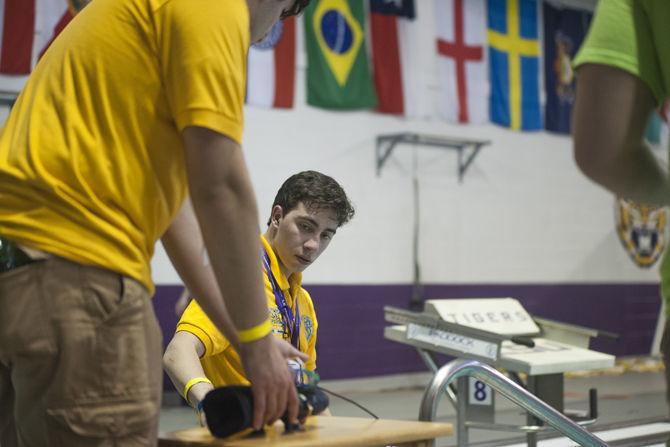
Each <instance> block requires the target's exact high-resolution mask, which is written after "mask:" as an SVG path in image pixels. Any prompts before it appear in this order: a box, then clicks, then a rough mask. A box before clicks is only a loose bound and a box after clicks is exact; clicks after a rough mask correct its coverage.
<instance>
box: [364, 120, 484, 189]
mask: <svg viewBox="0 0 670 447" xmlns="http://www.w3.org/2000/svg"><path fill="white" fill-rule="evenodd" d="M399 144H411V145H420V146H432V147H437V148H442V149H452V150H455V151H456V152H457V153H458V181H459V182H462V181H463V177H464V176H465V173H466V172H467V170H468V168H469V167H470V165H471V164H472V162H473V160H474V159H475V157H476V156H477V154H478V153H479V151H480V149H481V148H482V147H483V146H486V145H488V144H491V142H490V141H488V140H466V139H459V138H447V137H440V136H436V135H422V134H418V133H409V132H404V133H397V134H388V135H378V136H377V146H376V147H375V155H376V167H377V176H378V177H379V176H380V175H381V172H382V168H383V167H384V164H385V163H386V161H387V160H388V158H389V157H390V156H391V153H393V149H395V147H396V146H397V145H399Z"/></svg>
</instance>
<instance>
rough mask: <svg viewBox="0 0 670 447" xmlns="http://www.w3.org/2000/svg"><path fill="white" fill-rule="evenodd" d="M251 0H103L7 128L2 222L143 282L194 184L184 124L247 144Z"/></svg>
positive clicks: (62, 252)
mask: <svg viewBox="0 0 670 447" xmlns="http://www.w3.org/2000/svg"><path fill="white" fill-rule="evenodd" d="M249 39H250V37H249V11H248V9H247V5H246V1H245V0H226V1H211V0H124V1H118V0H95V1H94V2H91V3H90V4H89V5H88V6H87V7H86V8H84V9H83V10H82V12H81V13H80V14H78V15H77V16H76V17H75V18H74V19H73V20H72V22H71V23H70V24H69V25H68V26H67V27H66V29H65V30H64V31H63V33H61V35H60V36H59V37H58V38H57V39H56V40H55V41H54V43H53V44H52V45H51V46H50V47H49V49H48V51H47V52H46V53H45V54H44V56H43V58H42V59H41V60H40V62H39V63H38V64H37V67H36V69H35V71H34V72H33V73H32V74H31V76H30V78H29V80H28V82H27V84H26V86H25V88H24V89H23V92H22V93H21V94H20V95H19V98H18V100H17V102H16V104H15V105H14V107H13V109H12V111H11V113H10V115H9V117H8V119H7V122H6V124H5V126H4V128H3V129H2V132H1V133H0V234H1V235H3V236H5V237H7V238H9V239H12V240H15V241H17V242H20V243H23V244H25V245H26V246H29V247H33V248H38V249H42V250H45V251H48V252H50V253H53V254H56V255H58V256H62V257H64V258H67V259H70V260H73V261H75V262H79V263H82V264H93V265H98V266H101V267H104V268H107V269H110V270H113V271H117V272H120V273H123V274H125V275H127V276H130V277H132V278H135V279H137V280H139V281H141V282H142V283H143V284H144V285H145V286H146V287H147V289H149V290H150V291H153V284H152V281H151V272H150V259H151V257H152V255H153V251H154V244H155V242H156V240H157V239H158V238H159V237H160V236H161V235H162V234H163V232H164V231H165V230H166V229H167V227H168V226H169V224H170V222H171V221H172V219H173V217H174V215H175V214H176V213H177V211H178V210H179V208H180V206H181V204H182V201H183V199H184V197H185V195H186V192H187V183H186V172H185V167H184V154H183V150H184V149H183V143H182V140H181V134H180V132H181V131H182V130H183V129H184V127H186V126H191V125H197V126H202V127H207V128H210V129H212V130H215V131H217V132H220V133H222V134H225V135H227V136H228V137H230V138H232V139H233V140H235V141H237V142H240V140H241V136H242V128H243V111H242V107H243V102H244V89H245V73H246V54H247V50H248V47H249Z"/></svg>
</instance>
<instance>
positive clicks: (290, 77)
mask: <svg viewBox="0 0 670 447" xmlns="http://www.w3.org/2000/svg"><path fill="white" fill-rule="evenodd" d="M294 90H295V19H294V18H293V17H289V18H288V19H286V20H283V21H279V22H277V23H276V24H275V25H274V26H273V27H272V30H271V31H270V33H268V35H267V36H266V37H265V39H263V40H262V41H261V42H259V43H257V44H254V45H252V46H251V48H249V57H248V60H247V104H251V105H258V106H263V107H279V108H291V107H293V97H294Z"/></svg>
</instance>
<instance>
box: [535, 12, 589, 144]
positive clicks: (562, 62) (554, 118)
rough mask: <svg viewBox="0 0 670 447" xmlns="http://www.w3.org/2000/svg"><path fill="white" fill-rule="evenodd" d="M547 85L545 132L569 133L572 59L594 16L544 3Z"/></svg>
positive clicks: (573, 92)
mask: <svg viewBox="0 0 670 447" xmlns="http://www.w3.org/2000/svg"><path fill="white" fill-rule="evenodd" d="M542 15H543V17H544V84H545V90H546V94H547V102H546V106H545V128H546V129H547V130H550V131H553V132H560V133H565V134H569V133H570V120H571V115H572V104H573V103H574V100H575V74H574V72H573V70H572V58H573V57H574V56H575V53H576V52H577V50H578V49H579V47H580V46H581V45H582V41H583V40H584V37H585V36H586V32H587V31H588V29H589V24H590V23H591V17H592V15H593V14H592V13H591V12H589V11H584V10H576V9H570V8H557V7H554V6H552V5H550V4H549V3H546V2H545V3H544V6H543V11H542Z"/></svg>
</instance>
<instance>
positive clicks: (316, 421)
mask: <svg viewBox="0 0 670 447" xmlns="http://www.w3.org/2000/svg"><path fill="white" fill-rule="evenodd" d="M452 434H453V426H452V425H451V424H447V423H438V422H416V421H395V420H389V419H377V420H375V419H369V418H345V417H335V416H313V417H310V418H308V419H307V422H306V424H305V429H304V431H300V432H294V433H284V424H282V423H281V422H277V423H276V424H275V425H273V426H271V427H267V428H266V429H265V436H262V437H240V436H237V435H235V436H232V437H230V438H226V439H217V438H215V437H213V436H212V435H211V434H210V433H209V431H208V430H207V429H206V428H202V427H197V428H191V429H187V430H180V431H176V432H172V433H166V434H162V435H161V436H160V439H159V441H158V446H159V447H186V446H188V447H200V446H226V447H261V446H264V447H267V446H273V447H315V446H319V447H345V446H346V447H372V446H386V445H391V444H392V445H408V446H416V445H418V446H421V445H427V444H428V443H429V442H430V441H432V440H433V439H435V438H437V437H441V436H451V435H452Z"/></svg>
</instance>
